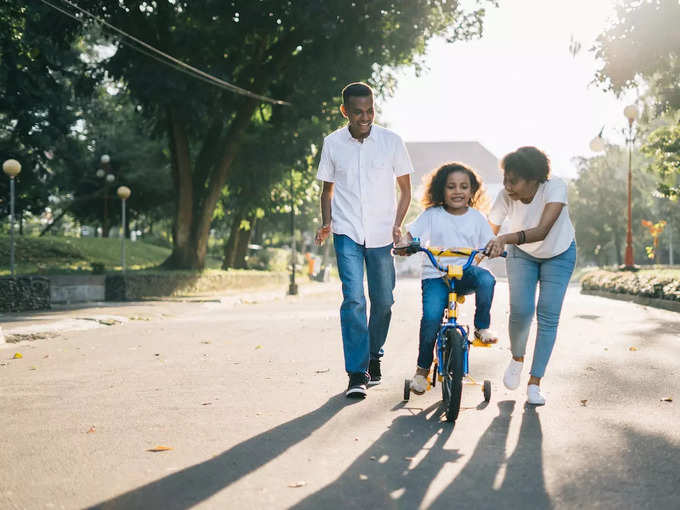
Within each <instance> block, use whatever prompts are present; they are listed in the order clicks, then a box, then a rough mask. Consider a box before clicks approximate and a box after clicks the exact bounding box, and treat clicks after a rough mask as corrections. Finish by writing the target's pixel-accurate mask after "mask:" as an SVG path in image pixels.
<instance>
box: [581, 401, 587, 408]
mask: <svg viewBox="0 0 680 510" xmlns="http://www.w3.org/2000/svg"><path fill="white" fill-rule="evenodd" d="M587 403H588V399H585V400H581V405H582V406H583V407H585V406H586V404H587Z"/></svg>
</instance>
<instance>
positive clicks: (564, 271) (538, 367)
mask: <svg viewBox="0 0 680 510" xmlns="http://www.w3.org/2000/svg"><path fill="white" fill-rule="evenodd" d="M505 264H506V267H507V272H508V284H509V286H510V321H509V327H508V329H509V334H510V347H511V350H512V355H513V356H515V357H517V358H519V357H521V356H524V353H525V351H526V346H527V339H528V338H529V328H530V327H531V321H532V320H533V318H534V310H535V311H536V317H537V319H538V328H537V333H536V345H535V346H534V359H533V360H532V362H531V375H533V376H535V377H543V375H544V374H545V367H546V366H547V365H548V360H549V359H550V355H551V354H552V350H553V346H554V345H555V338H556V337H557V325H558V324H559V322H560V312H561V311H562V302H563V301H564V294H565V292H566V291H567V285H568V284H569V279H570V278H571V274H572V273H573V272H574V265H575V264H576V243H575V242H572V243H571V245H570V246H569V248H567V250H566V251H564V252H563V253H560V254H559V255H556V256H555V257H552V258H549V259H538V258H536V257H532V256H531V255H529V254H527V253H526V252H523V251H522V250H521V249H520V248H517V247H516V246H512V245H510V246H508V257H507V259H506V261H505ZM537 285H538V289H539V291H538V304H536V286H537Z"/></svg>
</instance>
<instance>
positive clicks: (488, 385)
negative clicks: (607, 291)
mask: <svg viewBox="0 0 680 510" xmlns="http://www.w3.org/2000/svg"><path fill="white" fill-rule="evenodd" d="M482 392H483V393H484V402H488V401H489V400H491V381H489V380H488V379H485V380H484V385H483V386H482Z"/></svg>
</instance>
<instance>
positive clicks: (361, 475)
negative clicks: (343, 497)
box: [359, 474, 368, 480]
mask: <svg viewBox="0 0 680 510" xmlns="http://www.w3.org/2000/svg"><path fill="white" fill-rule="evenodd" d="M359 480H368V477H367V476H366V475H364V474H360V475H359Z"/></svg>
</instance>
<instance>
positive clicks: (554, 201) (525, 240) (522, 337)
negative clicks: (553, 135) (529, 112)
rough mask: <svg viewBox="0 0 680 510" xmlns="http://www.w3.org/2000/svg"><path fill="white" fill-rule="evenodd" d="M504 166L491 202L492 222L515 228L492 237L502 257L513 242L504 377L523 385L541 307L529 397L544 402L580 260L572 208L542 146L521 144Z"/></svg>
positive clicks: (491, 250) (492, 250) (491, 248)
mask: <svg viewBox="0 0 680 510" xmlns="http://www.w3.org/2000/svg"><path fill="white" fill-rule="evenodd" d="M501 168H502V169H503V172H504V177H503V186H504V189H503V190H502V191H501V192H500V193H499V195H498V197H497V198H496V201H495V202H494V205H493V207H492V208H491V212H490V213H489V223H490V224H491V230H492V231H493V233H494V234H496V235H497V234H498V231H499V230H500V226H501V224H502V223H503V220H504V219H505V218H508V219H509V221H510V233H509V234H504V235H501V236H498V237H496V238H494V239H492V240H491V241H489V243H488V244H487V252H488V254H489V256H490V257H496V256H498V255H500V254H501V253H502V252H503V250H504V249H505V245H510V246H509V247H508V257H507V260H506V265H507V273H508V284H509V286H510V321H509V334H510V344H511V350H512V359H511V360H510V364H509V365H508V368H507V369H506V371H505V375H504V377H503V383H504V384H505V386H506V387H507V388H508V389H511V390H514V389H516V388H517V387H518V386H519V383H520V376H521V373H522V367H523V364H524V353H525V350H526V344H527V338H528V336H529V328H530V327H531V321H532V319H533V316H534V311H536V316H537V320H538V330H537V334H536V345H535V347H534V357H533V360H532V363H531V371H530V377H529V384H528V385H527V401H528V402H529V403H530V404H536V405H543V404H545V397H544V396H543V395H542V394H541V390H540V384H541V379H542V378H543V375H544V374H545V368H546V366H547V364H548V360H549V359H550V354H551V353H552V349H553V345H554V344H555V337H556V336H557V325H558V323H559V318H560V312H561V310H562V301H563V300H564V294H565V292H566V290H567V285H568V284H569V279H570V278H571V275H572V273H573V271H574V264H575V262H576V243H575V242H574V227H573V225H572V224H571V220H570V219H569V212H568V210H567V184H566V183H565V182H564V181H563V180H561V179H556V178H550V160H549V159H548V157H547V156H546V155H545V154H544V153H543V152H542V151H540V150H538V149H537V148H536V147H521V148H519V149H517V150H516V151H515V152H511V153H510V154H508V155H506V156H505V157H504V158H503V161H502V162H501ZM537 285H538V287H539V294H538V304H537V305H536V304H535V303H536V287H537Z"/></svg>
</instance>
